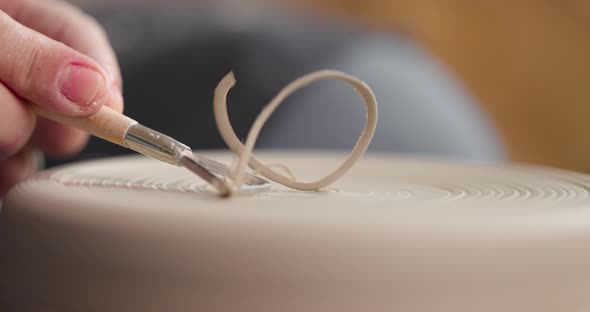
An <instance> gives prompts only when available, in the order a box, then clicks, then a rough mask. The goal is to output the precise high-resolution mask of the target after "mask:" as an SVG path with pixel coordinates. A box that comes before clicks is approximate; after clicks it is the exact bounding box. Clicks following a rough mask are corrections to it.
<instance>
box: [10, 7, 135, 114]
mask: <svg viewBox="0 0 590 312" xmlns="http://www.w3.org/2000/svg"><path fill="white" fill-rule="evenodd" d="M9 14H10V15H11V16H12V17H13V18H14V19H15V20H16V21H18V22H20V23H21V24H23V25H25V26H27V27H29V28H32V29H35V30H37V31H39V32H40V33H42V34H45V35H46V36H47V37H50V38H52V39H55V40H57V41H60V42H62V43H64V44H66V45H67V46H69V47H72V48H73V49H75V50H77V51H79V52H82V53H84V54H86V55H88V56H90V57H92V58H93V59H94V60H96V61H97V62H98V63H99V64H100V65H101V66H102V68H103V69H104V70H105V71H106V72H107V74H108V75H109V78H110V80H111V83H112V84H113V96H116V97H121V91H122V79H121V71H120V69H119V64H118V61H117V57H116V55H115V52H114V51H113V48H112V47H111V45H110V43H109V41H108V38H107V36H106V33H105V32H104V30H103V28H102V27H101V26H100V25H99V23H97V22H96V20H95V19H94V18H93V17H91V16H89V15H87V14H85V13H84V12H82V11H81V10H79V9H78V8H76V7H74V6H72V5H70V4H68V3H65V2H63V1H50V0H22V1H17V2H15V4H13V5H12V7H11V10H10V13H9ZM122 102H123V101H122V98H121V99H118V101H113V102H111V103H108V104H107V105H109V106H114V107H113V108H114V109H117V110H120V108H119V107H117V106H118V105H120V104H121V103H122Z"/></svg>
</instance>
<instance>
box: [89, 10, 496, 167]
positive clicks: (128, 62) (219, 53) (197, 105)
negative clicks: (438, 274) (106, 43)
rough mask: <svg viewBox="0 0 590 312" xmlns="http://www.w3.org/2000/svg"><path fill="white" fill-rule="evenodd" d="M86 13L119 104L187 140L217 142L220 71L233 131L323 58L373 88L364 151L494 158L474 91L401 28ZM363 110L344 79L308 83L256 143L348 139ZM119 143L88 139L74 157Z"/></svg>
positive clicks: (177, 13)
mask: <svg viewBox="0 0 590 312" xmlns="http://www.w3.org/2000/svg"><path fill="white" fill-rule="evenodd" d="M91 13H92V14H93V15H94V16H96V17H97V19H98V20H99V21H100V22H101V23H103V25H104V26H105V28H106V30H107V33H108V34H109V37H110V39H111V41H112V43H113V45H114V47H115V50H117V53H118V55H119V58H120V63H121V66H122V70H123V76H124V84H125V86H124V89H125V100H126V114H128V115H129V116H131V117H132V118H134V119H136V120H138V121H140V122H141V123H142V124H145V125H147V126H149V127H151V128H154V129H158V130H159V131H162V132H164V133H166V134H168V135H170V136H172V137H174V138H177V139H179V140H181V141H183V142H184V143H186V144H188V145H190V146H192V147H194V148H199V149H211V148H225V146H224V144H223V142H222V141H221V139H220V136H219V134H218V132H217V129H216V127H215V124H214V121H213V113H212V97H213V90H214V88H215V86H216V84H217V82H218V81H219V80H220V79H221V78H222V77H223V76H224V75H225V74H226V73H227V72H228V71H230V70H233V71H234V72H235V74H236V78H237V81H238V82H237V85H236V87H235V88H234V89H233V90H232V91H231V92H230V95H229V97H228V103H229V113H230V118H231V119H232V122H233V124H234V127H235V129H236V131H237V132H238V135H240V136H242V137H244V136H245V135H246V133H247V131H248V129H249V127H250V125H251V123H252V121H253V119H254V118H255V116H256V115H257V114H258V112H259V110H260V108H261V107H262V106H263V105H264V104H266V102H268V101H269V100H270V99H271V98H272V96H274V95H275V93H276V92H278V90H279V89H280V88H281V87H283V86H284V85H285V84H287V83H288V82H290V81H291V80H293V79H295V78H296V77H298V76H300V75H303V74H306V73H308V72H311V71H314V70H318V69H324V68H331V69H337V70H342V71H345V72H348V73H350V74H353V75H357V76H359V77H360V78H361V79H363V80H365V81H367V82H368V83H369V84H370V85H371V86H372V87H373V89H374V91H375V93H376V95H377V98H378V100H379V104H380V119H379V126H378V130H377V134H376V138H375V141H374V144H372V149H374V150H379V151H394V152H400V153H408V154H419V155H424V156H430V157H452V158H461V159H465V160H474V161H497V160H501V159H503V151H502V148H501V145H500V143H499V141H498V139H497V138H496V135H495V133H494V132H493V129H492V127H490V125H489V123H488V121H487V120H486V118H485V116H484V115H483V114H482V113H481V112H480V111H479V110H478V108H477V105H475V104H474V102H473V100H472V99H470V98H469V97H468V96H467V95H466V94H465V92H464V91H463V90H462V89H461V87H460V86H459V85H458V84H457V83H456V82H455V81H454V79H453V78H452V77H451V76H450V75H449V74H448V73H447V71H445V70H444V68H442V67H441V66H440V65H439V64H438V63H437V62H435V61H433V60H432V58H431V57H430V56H429V55H427V54H426V53H425V52H424V51H423V50H422V49H420V48H419V47H418V46H416V45H414V44H412V42H410V41H409V40H408V39H406V38H404V37H402V36H400V35H384V34H378V33H372V32H370V31H368V30H365V29H361V28H357V27H354V26H352V25H349V24H347V23H345V22H343V21H334V20H331V21H327V20H321V21H320V20H318V19H314V18H311V17H305V16H293V15H286V14H284V13H277V12H271V11H261V10H251V11H241V12H232V11H227V10H220V9H217V8H215V7H208V8H198V7H194V8H188V7H184V8H178V7H177V8H174V7H171V8H164V7H158V8H154V9H149V8H146V9H143V10H138V8H137V7H130V8H128V9H124V8H117V9H114V8H113V9H108V8H103V9H100V10H95V11H93V12H91ZM162 111H164V112H165V113H162ZM363 116H364V112H363V105H362V103H361V102H360V98H359V97H355V96H354V93H353V92H352V91H350V90H349V87H348V86H344V85H340V84H338V83H332V82H326V83H318V84H317V85H314V86H312V87H310V88H308V89H305V90H302V91H301V92H300V93H298V94H296V95H294V96H293V97H292V98H291V99H289V101H288V102H287V103H284V104H283V106H282V107H280V108H279V110H278V111H277V113H276V114H275V115H274V116H273V117H272V118H271V120H270V122H269V124H268V125H267V126H266V128H265V130H264V131H263V136H262V138H261V140H260V143H259V144H258V145H257V146H259V147H283V148H322V149H334V148H346V149H348V148H351V147H352V145H353V143H354V141H355V138H356V136H358V133H359V131H360V130H361V129H362V120H363V119H362V117H363ZM199 133H200V134H202V133H207V134H209V135H206V136H203V135H198V134H199ZM125 152H126V151H124V150H123V149H120V148H118V147H116V146H113V145H111V144H108V143H106V142H102V141H100V140H97V139H93V140H92V141H91V143H90V144H89V147H88V148H87V149H86V150H85V152H84V153H83V154H82V155H81V156H80V157H79V158H94V157H102V156H107V155H113V154H121V153H125Z"/></svg>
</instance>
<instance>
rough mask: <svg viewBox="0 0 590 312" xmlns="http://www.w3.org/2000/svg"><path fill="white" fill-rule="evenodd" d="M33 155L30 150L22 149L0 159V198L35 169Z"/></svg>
mask: <svg viewBox="0 0 590 312" xmlns="http://www.w3.org/2000/svg"><path fill="white" fill-rule="evenodd" d="M36 165H37V164H36V162H35V156H34V154H33V152H32V151H22V152H20V153H19V154H17V155H14V156H12V157H10V158H8V159H5V160H3V161H0V198H1V197H2V196H3V195H4V194H6V193H7V192H8V191H9V190H10V189H11V188H12V187H13V186H14V185H15V184H17V183H18V182H19V181H21V180H23V179H25V178H27V177H28V176H30V175H31V174H33V173H34V172H35V171H36V168H37V166H36Z"/></svg>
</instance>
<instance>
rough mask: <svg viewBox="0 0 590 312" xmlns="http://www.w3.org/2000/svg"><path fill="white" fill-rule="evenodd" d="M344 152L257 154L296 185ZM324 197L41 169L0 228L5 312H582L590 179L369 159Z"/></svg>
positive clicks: (9, 204)
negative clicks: (285, 168) (221, 192)
mask: <svg viewBox="0 0 590 312" xmlns="http://www.w3.org/2000/svg"><path fill="white" fill-rule="evenodd" d="M206 156H208V157H211V158H213V159H218V160H220V161H224V162H226V163H229V162H230V161H231V158H232V156H231V155H229V154H212V155H207V154H206ZM345 156H346V155H344V154H337V155H335V154H321V153H288V154H287V153H279V154H276V153H257V157H259V158H260V159H261V161H264V162H265V163H272V162H277V161H280V162H282V163H285V164H287V165H289V166H290V167H291V168H292V169H293V170H294V171H295V172H297V174H298V176H300V177H301V178H302V179H314V178H317V177H321V176H322V175H324V174H325V173H326V172H327V171H329V170H330V169H331V168H333V167H334V166H335V164H337V163H338V162H339V161H341V160H342V159H343V158H344V157H345ZM330 166H332V167H330ZM332 187H333V188H335V189H331V188H328V189H327V190H323V191H320V192H300V191H295V190H291V189H288V188H284V187H282V186H280V185H275V186H273V188H272V190H271V191H269V192H265V193H250V194H240V195H239V196H235V197H234V198H232V199H230V200H223V199H220V198H218V197H217V196H216V195H215V192H214V191H213V190H211V189H209V188H208V187H207V186H206V185H205V184H204V182H201V181H200V180H199V179H198V178H196V177H194V176H193V175H191V174H190V173H189V172H187V171H185V170H182V169H180V168H174V167H171V166H169V165H166V164H163V163H159V162H157V161H154V160H150V159H147V158H142V157H130V158H120V159H107V160H103V161H97V162H88V163H81V164H76V165H73V166H69V167H64V168H60V169H58V170H56V171H54V172H46V173H42V174H40V175H38V176H36V177H34V178H32V179H30V180H28V181H25V182H24V183H22V184H20V185H19V186H17V187H16V188H15V189H13V190H12V191H11V192H10V194H9V195H8V198H7V199H6V202H5V204H4V207H3V208H2V211H1V214H0V275H1V276H2V278H0V310H2V311H9V312H12V311H19V312H20V311H55V312H70V311H89V312H92V311H104V312H119V311H147V312H151V311H256V312H259V311H322V312H326V311H328V312H330V311H333V312H340V311H416V312H435V311H436V312H446V311H448V312H462V311H465V312H467V311H469V312H472V311H482V312H483V311H518V312H529V311H530V312H533V311H534V312H539V311H576V312H577V311H584V309H587V308H588V307H590V269H589V266H588V263H590V248H588V244H589V243H590V198H589V197H590V195H589V188H590V177H588V176H586V175H580V174H574V173H570V172H564V171H558V170H553V169H543V168H532V167H514V166H505V167H503V166H480V165H455V164H447V163H443V162H428V161H413V160H403V159H398V158H395V157H391V156H386V155H384V156H371V155H369V156H368V157H365V158H363V159H361V161H360V162H359V163H358V164H357V165H356V166H355V167H354V168H353V169H352V170H351V171H350V172H349V174H348V175H346V176H345V178H343V179H341V180H339V181H337V182H336V183H335V184H334V185H333V186H332Z"/></svg>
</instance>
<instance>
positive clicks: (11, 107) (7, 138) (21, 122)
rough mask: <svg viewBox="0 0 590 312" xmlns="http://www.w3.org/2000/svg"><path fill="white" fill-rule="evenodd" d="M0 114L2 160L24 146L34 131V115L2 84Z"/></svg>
mask: <svg viewBox="0 0 590 312" xmlns="http://www.w3.org/2000/svg"><path fill="white" fill-rule="evenodd" d="M0 112H1V113H0V160H3V159H6V158H8V157H10V156H12V155H14V154H16V153H17V152H18V151H19V150H21V149H22V148H23V146H25V144H26V143H27V141H28V140H29V138H30V137H31V134H32V133H33V129H35V114H33V112H32V111H31V109H30V108H29V107H28V106H26V105H25V104H24V103H23V102H22V101H21V100H20V99H19V98H17V97H16V95H14V94H13V93H12V92H11V91H10V90H8V88H6V87H5V86H4V85H3V84H2V83H0Z"/></svg>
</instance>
